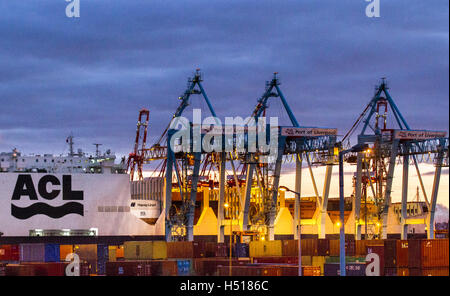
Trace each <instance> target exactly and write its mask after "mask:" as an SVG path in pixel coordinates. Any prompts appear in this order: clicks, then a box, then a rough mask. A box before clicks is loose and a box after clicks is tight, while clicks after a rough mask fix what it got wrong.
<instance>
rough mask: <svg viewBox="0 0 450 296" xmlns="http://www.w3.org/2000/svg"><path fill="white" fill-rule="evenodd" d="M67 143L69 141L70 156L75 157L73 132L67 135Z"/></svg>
mask: <svg viewBox="0 0 450 296" xmlns="http://www.w3.org/2000/svg"><path fill="white" fill-rule="evenodd" d="M66 143H69V156H70V157H73V156H74V153H73V134H72V133H70V135H69V136H68V137H67V139H66Z"/></svg>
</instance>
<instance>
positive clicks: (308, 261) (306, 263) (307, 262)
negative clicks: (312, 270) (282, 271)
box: [302, 256, 312, 266]
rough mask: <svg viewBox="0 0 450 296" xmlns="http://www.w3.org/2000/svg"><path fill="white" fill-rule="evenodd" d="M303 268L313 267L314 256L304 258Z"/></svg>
mask: <svg viewBox="0 0 450 296" xmlns="http://www.w3.org/2000/svg"><path fill="white" fill-rule="evenodd" d="M302 266H312V256H302Z"/></svg>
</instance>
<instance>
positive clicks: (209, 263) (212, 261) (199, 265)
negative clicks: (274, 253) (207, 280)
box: [194, 258, 250, 276]
mask: <svg viewBox="0 0 450 296" xmlns="http://www.w3.org/2000/svg"><path fill="white" fill-rule="evenodd" d="M249 263H250V259H246V260H242V259H236V258H233V259H232V260H231V265H232V266H244V265H246V264H249ZM219 266H230V260H229V259H228V258H222V259H216V258H196V259H195V261H194V271H195V274H196V275H201V276H211V275H216V274H217V268H218V267H219Z"/></svg>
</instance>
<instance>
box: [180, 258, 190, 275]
mask: <svg viewBox="0 0 450 296" xmlns="http://www.w3.org/2000/svg"><path fill="white" fill-rule="evenodd" d="M177 268H178V275H189V271H190V269H191V261H189V260H177Z"/></svg>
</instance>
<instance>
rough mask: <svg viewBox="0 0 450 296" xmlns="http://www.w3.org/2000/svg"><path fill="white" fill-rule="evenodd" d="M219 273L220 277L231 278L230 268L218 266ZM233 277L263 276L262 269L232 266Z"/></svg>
mask: <svg viewBox="0 0 450 296" xmlns="http://www.w3.org/2000/svg"><path fill="white" fill-rule="evenodd" d="M217 271H218V274H219V276H229V275H230V268H229V266H218V267H217ZM231 275H232V276H261V275H262V274H261V268H260V267H258V266H232V267H231Z"/></svg>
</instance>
